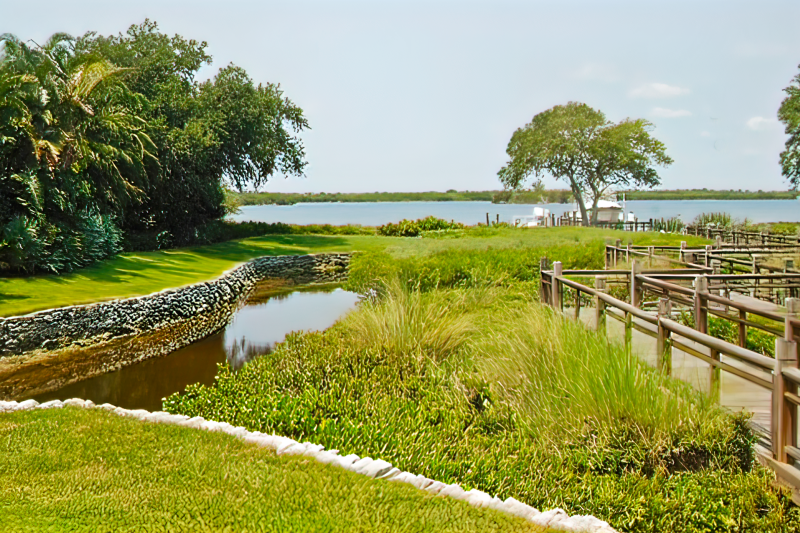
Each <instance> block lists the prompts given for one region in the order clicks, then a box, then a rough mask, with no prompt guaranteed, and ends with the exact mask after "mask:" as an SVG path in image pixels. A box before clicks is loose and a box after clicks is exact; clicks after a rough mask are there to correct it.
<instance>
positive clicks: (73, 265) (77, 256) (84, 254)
mask: <svg viewBox="0 0 800 533" xmlns="http://www.w3.org/2000/svg"><path fill="white" fill-rule="evenodd" d="M77 220H78V224H77V227H70V226H68V225H67V224H49V223H46V222H41V221H39V220H37V219H34V218H30V217H25V216H20V217H16V218H14V219H13V220H11V221H10V222H9V223H8V224H6V225H5V227H4V228H3V230H2V234H0V235H1V236H2V239H1V240H0V267H1V268H0V269H4V270H11V271H15V272H25V273H34V272H53V273H57V272H71V271H73V270H75V269H78V268H82V267H85V266H87V265H90V264H92V263H94V262H95V261H100V260H102V259H105V258H106V257H110V256H112V255H114V254H117V253H119V251H120V250H121V249H122V245H121V243H122V232H121V231H120V230H119V228H118V227H117V225H116V223H115V222H114V220H113V219H112V217H110V216H107V215H99V214H90V213H84V214H83V215H81V216H80V217H79V218H77Z"/></svg>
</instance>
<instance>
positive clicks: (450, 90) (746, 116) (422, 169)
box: [0, 0, 800, 192]
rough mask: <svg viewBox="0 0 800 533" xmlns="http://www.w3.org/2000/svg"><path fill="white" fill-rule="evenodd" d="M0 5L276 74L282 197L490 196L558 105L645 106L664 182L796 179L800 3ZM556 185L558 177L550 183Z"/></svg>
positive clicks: (147, 1)
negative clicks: (195, 49)
mask: <svg viewBox="0 0 800 533" xmlns="http://www.w3.org/2000/svg"><path fill="white" fill-rule="evenodd" d="M35 11H36V12H35V14H33V13H32V12H31V5H30V4H26V3H24V2H19V1H18V0H0V33H5V32H8V33H13V34H15V35H17V36H18V37H20V38H21V39H25V40H26V39H34V40H36V41H38V42H41V41H40V40H44V39H46V38H47V37H48V36H49V35H50V34H52V33H54V32H56V31H64V32H67V33H71V34H73V35H80V34H82V33H84V32H86V31H90V30H93V31H97V32H98V33H101V34H104V35H108V34H116V33H119V32H124V31H125V30H126V29H127V28H128V26H130V25H131V24H138V23H140V22H142V21H143V20H144V19H145V18H150V19H151V20H155V21H157V22H158V24H159V27H160V29H161V31H163V32H164V33H168V34H174V33H178V34H181V35H183V36H184V37H187V38H193V39H197V40H199V41H203V40H204V41H207V42H208V45H209V47H208V51H209V52H210V54H211V55H212V56H213V58H214V62H213V64H212V65H211V66H210V67H204V68H203V70H202V71H201V72H200V74H199V78H200V79H201V80H202V79H207V78H209V77H212V76H213V75H214V74H215V73H216V71H217V70H218V69H219V68H220V67H223V66H225V65H227V64H228V63H231V62H233V63H235V64H237V65H239V66H242V67H244V68H245V69H246V70H247V72H248V73H249V74H250V76H251V77H252V78H253V79H254V81H256V82H262V83H266V82H272V83H280V85H281V88H282V89H283V90H284V92H285V95H286V96H287V97H289V98H290V99H291V100H292V101H293V102H294V103H296V104H297V105H299V106H300V107H301V108H302V109H303V110H304V113H305V115H306V117H307V118H308V120H309V123H310V126H311V129H310V130H308V131H306V132H304V133H303V134H302V138H303V142H304V144H305V147H306V153H307V160H308V162H309V164H308V166H307V168H306V173H305V177H303V178H287V179H284V178H283V177H282V176H276V177H275V178H273V179H272V180H271V181H270V182H269V184H268V185H267V186H266V189H265V190H268V191H282V192H289V191H292V192H322V191H324V192H373V191H432V190H437V191H444V190H447V189H458V190H489V189H499V188H501V186H500V183H499V181H498V179H497V171H498V170H499V169H500V168H501V167H502V166H503V165H504V164H505V163H506V161H507V155H506V153H505V149H506V146H507V144H508V141H509V139H510V137H511V135H512V134H513V132H514V130H516V129H517V128H519V127H521V126H523V125H525V124H526V123H527V122H529V121H530V120H531V118H532V117H533V116H534V115H536V114H537V113H540V112H542V111H544V110H546V109H548V108H550V107H552V106H554V105H558V104H565V103H567V102H569V101H580V102H585V103H587V104H588V105H590V106H592V107H594V108H596V109H599V110H601V111H603V112H604V113H605V114H606V115H607V117H608V118H609V119H610V120H613V121H619V120H622V119H624V118H627V117H630V118H646V119H648V120H650V121H651V122H652V123H653V124H654V126H655V129H654V130H653V135H654V136H655V137H656V138H658V139H659V140H661V141H663V142H664V143H665V144H666V146H667V152H668V154H669V155H670V156H671V157H672V158H673V159H674V161H675V162H674V164H673V165H672V166H671V167H669V168H667V169H663V170H660V172H659V175H660V176H661V178H662V188H668V189H676V188H704V187H705V188H709V189H750V190H758V189H761V190H786V189H787V188H788V183H787V181H786V180H785V179H784V178H783V177H782V176H781V173H780V166H779V163H778V158H779V154H780V152H781V150H782V149H783V144H784V142H785V140H786V135H785V134H784V131H783V127H782V125H781V124H780V123H779V122H778V121H777V119H776V113H777V109H778V107H779V106H780V103H781V101H782V99H783V97H784V96H785V94H784V93H783V89H784V88H785V87H786V86H787V85H789V84H790V83H791V81H792V78H793V77H794V76H796V75H797V74H798V72H799V71H798V64H800V31H797V21H798V20H800V2H798V1H797V0H791V1H769V0H760V1H759V2H737V1H724V2H722V1H710V0H694V1H691V2H684V1H670V2H656V1H650V0H637V1H603V2H599V1H573V0H562V1H558V2H556V1H549V2H540V1H507V0H494V1H470V0H459V1H452V0H427V1H424V2H417V1H399V0H360V1H353V0H348V1H340V0H326V1H321V0H292V1H280V2H276V1H240V0H227V1H224V2H223V1H208V0H192V1H182V0H181V1H177V0H158V1H152V0H136V1H135V2H125V3H122V2H110V1H107V0H105V1H89V0H73V1H72V2H63V1H61V2H54V1H50V0H39V1H37V2H36V6H35ZM545 183H546V185H547V186H548V187H559V186H560V187H564V184H563V183H561V182H555V181H554V180H552V179H547V180H546V181H545Z"/></svg>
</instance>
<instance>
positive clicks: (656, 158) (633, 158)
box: [498, 102, 672, 225]
mask: <svg viewBox="0 0 800 533" xmlns="http://www.w3.org/2000/svg"><path fill="white" fill-rule="evenodd" d="M652 128H653V126H652V124H651V123H649V122H648V121H646V120H644V119H636V120H631V119H626V120H623V121H621V122H619V123H616V124H615V123H613V122H610V121H609V120H607V119H606V116H605V115H604V114H603V113H602V112H601V111H598V110H596V109H593V108H591V107H589V106H588V105H586V104H583V103H579V102H569V103H567V104H566V105H558V106H555V107H553V108H551V109H548V110H547V111H543V112H542V113H539V114H538V115H536V116H534V117H533V120H531V122H529V123H528V124H526V125H525V126H523V127H522V128H520V129H518V130H517V131H515V132H514V134H513V135H512V137H511V140H510V141H509V143H508V148H507V149H506V152H507V153H508V156H509V161H508V163H507V164H506V165H505V166H504V167H503V168H502V169H500V171H499V172H498V176H499V177H500V181H501V182H502V183H503V186H504V187H505V188H507V189H519V188H520V187H522V186H523V185H525V184H526V182H527V181H528V180H529V179H533V181H534V183H538V182H539V181H540V180H541V178H543V177H544V176H547V175H549V176H552V177H554V178H555V179H558V180H563V181H565V182H566V183H567V184H568V185H569V187H570V189H571V190H572V194H573V196H574V197H575V201H576V202H577V204H578V208H579V209H580V212H581V217H582V220H583V224H584V225H589V224H594V223H596V222H597V213H598V211H597V203H598V201H599V200H600V199H601V198H602V196H603V194H605V193H606V192H607V191H608V190H609V189H610V188H613V187H652V186H655V185H658V184H659V183H660V178H659V176H658V173H657V172H656V170H655V168H654V167H656V166H667V165H670V164H671V163H672V159H671V158H670V157H669V156H667V154H666V149H665V147H664V144H663V143H661V142H660V141H659V140H657V139H655V138H654V137H652V136H651V135H650V131H651V130H652ZM587 200H588V201H589V205H590V206H591V210H592V218H591V220H590V218H589V216H588V209H587Z"/></svg>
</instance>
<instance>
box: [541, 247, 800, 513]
mask: <svg viewBox="0 0 800 533" xmlns="http://www.w3.org/2000/svg"><path fill="white" fill-rule="evenodd" d="M615 248H616V251H614V253H619V251H620V248H619V247H615ZM624 251H627V252H628V253H630V252H631V250H630V249H629V248H626V249H624ZM607 252H608V250H607ZM607 258H608V255H607ZM612 263H616V260H612ZM542 266H543V267H546V265H545V264H544V262H543V264H542ZM684 266H688V268H686V269H683V270H677V271H676V270H667V271H664V270H648V271H644V270H642V269H641V267H640V263H639V262H637V261H634V262H633V263H632V267H631V269H630V270H621V269H613V268H612V269H609V270H563V269H562V265H561V263H560V262H556V263H554V264H553V268H552V270H547V269H542V271H541V284H540V296H541V300H542V302H543V303H545V304H546V305H549V306H551V307H553V308H555V309H556V310H557V311H558V312H562V313H563V312H564V303H565V302H564V294H565V288H568V289H571V290H572V291H574V293H575V298H574V316H575V317H576V318H578V317H579V316H580V310H581V304H582V301H583V300H584V299H585V298H586V297H589V298H591V299H592V300H593V301H594V309H595V320H594V324H595V326H596V327H597V328H598V329H600V330H603V331H604V330H605V323H606V317H612V318H614V319H617V320H619V321H621V322H622V323H623V324H624V328H625V335H624V343H625V347H626V349H627V350H628V351H629V353H630V352H631V351H632V331H633V330H634V329H635V330H637V331H639V332H641V333H643V334H645V335H647V336H650V337H652V338H653V339H655V343H656V353H657V361H656V365H657V367H658V368H659V369H660V370H661V371H663V372H665V373H667V374H670V373H671V370H672V349H673V348H675V349H678V350H680V351H683V352H684V353H687V354H689V355H691V356H693V357H696V358H698V359H700V360H702V361H704V362H706V363H707V364H708V368H709V370H708V386H709V391H711V394H712V395H716V397H717V398H719V390H720V389H719V384H720V373H721V372H728V373H730V374H733V375H736V376H738V377H740V378H742V379H744V380H746V381H748V382H750V383H753V384H755V385H758V386H759V387H762V388H764V389H766V390H768V391H770V394H771V397H772V404H771V420H770V434H769V442H768V444H767V446H768V447H769V450H771V452H770V453H769V454H760V459H761V460H762V461H764V462H765V463H766V464H768V465H769V466H770V467H772V468H773V470H774V471H775V472H776V474H777V475H778V477H779V478H780V479H781V480H782V481H783V482H784V483H786V484H787V485H789V486H790V487H791V488H792V489H793V499H794V500H795V502H796V503H798V504H800V470H798V469H797V468H795V466H794V464H795V461H796V462H797V463H798V466H800V447H798V406H800V395H798V386H800V368H798V353H797V346H798V340H800V339H798V336H800V318H798V313H800V300H798V299H796V298H787V299H786V301H785V304H786V311H785V312H782V313H778V312H774V311H768V310H765V309H764V308H762V307H759V306H757V305H753V304H751V303H747V302H740V301H734V300H732V299H730V298H726V297H724V296H718V295H715V294H713V293H712V292H710V291H709V290H708V287H709V280H717V279H718V278H714V277H713V275H709V273H708V270H707V267H705V266H702V267H701V266H699V265H695V264H689V265H684ZM676 273H677V275H680V276H690V277H693V282H694V288H689V287H684V286H681V285H679V284H677V283H673V281H675V278H674V277H669V276H675V275H676ZM665 277H667V278H666V279H664V278H665ZM570 278H593V279H594V287H590V286H588V285H585V284H582V283H579V282H578V281H576V280H574V279H570ZM611 279H615V280H617V281H619V280H620V279H622V280H623V282H625V283H627V285H628V289H629V295H630V301H628V302H625V301H622V300H619V299H617V298H614V297H613V296H611V295H609V294H607V293H606V289H607V282H608V281H610V280H611ZM647 293H651V294H656V295H658V296H659V299H658V301H657V308H656V311H655V312H649V311H646V310H645V309H643V303H644V302H645V295H646V294H647ZM582 295H583V298H582ZM673 304H675V305H683V306H687V307H690V308H691V309H692V312H693V315H694V328H691V327H688V326H685V325H683V324H681V323H679V322H677V321H676V320H673V309H672V307H673ZM731 310H733V311H731ZM710 314H711V315H716V316H720V317H723V318H725V319H727V320H732V321H734V322H735V323H737V324H738V327H739V339H738V340H739V342H738V343H737V344H733V343H730V342H727V341H724V340H721V339H718V338H716V337H712V336H711V335H709V334H708V317H709V315H710ZM748 315H756V316H760V317H762V318H766V319H769V320H771V321H772V322H773V323H775V324H780V325H782V328H779V327H771V326H766V325H764V324H761V323H758V322H755V321H752V320H749V319H748ZM748 327H755V328H759V329H764V330H766V331H769V332H770V333H772V334H773V335H775V357H774V358H772V357H767V356H765V355H762V354H760V353H757V352H754V351H751V350H748V349H747V348H745V347H744V344H745V335H746V328H748ZM743 332H744V333H743ZM723 356H725V357H726V358H730V360H723V359H722V357H723Z"/></svg>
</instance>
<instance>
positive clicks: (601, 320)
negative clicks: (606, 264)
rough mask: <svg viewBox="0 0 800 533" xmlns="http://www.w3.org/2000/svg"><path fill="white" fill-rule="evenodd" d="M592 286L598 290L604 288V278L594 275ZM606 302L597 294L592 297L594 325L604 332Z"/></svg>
mask: <svg viewBox="0 0 800 533" xmlns="http://www.w3.org/2000/svg"><path fill="white" fill-rule="evenodd" d="M594 288H595V289H596V290H598V291H605V290H606V278H604V277H602V276H596V277H595V281H594ZM605 310H606V303H605V302H604V301H603V300H601V299H600V297H599V296H595V297H594V327H595V329H596V330H597V331H602V332H604V333H605V332H606V313H605Z"/></svg>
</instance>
